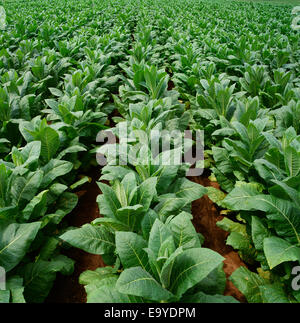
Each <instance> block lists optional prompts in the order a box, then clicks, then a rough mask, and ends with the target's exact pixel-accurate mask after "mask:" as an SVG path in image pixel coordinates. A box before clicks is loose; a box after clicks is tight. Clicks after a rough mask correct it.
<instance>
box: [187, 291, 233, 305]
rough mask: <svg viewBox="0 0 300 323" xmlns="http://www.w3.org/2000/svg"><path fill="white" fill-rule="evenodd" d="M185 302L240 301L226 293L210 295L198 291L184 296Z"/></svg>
mask: <svg viewBox="0 0 300 323" xmlns="http://www.w3.org/2000/svg"><path fill="white" fill-rule="evenodd" d="M182 302H183V303H216V304H217V303H226V304H227V303H239V301H237V300H236V299H235V298H234V297H232V296H224V295H218V294H216V295H208V294H205V293H203V292H198V293H196V294H193V295H188V296H185V297H184V298H183V301H182Z"/></svg>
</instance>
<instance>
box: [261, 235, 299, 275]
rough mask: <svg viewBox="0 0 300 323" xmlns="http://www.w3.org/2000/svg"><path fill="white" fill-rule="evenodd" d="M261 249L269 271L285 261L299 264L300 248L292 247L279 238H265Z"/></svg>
mask: <svg viewBox="0 0 300 323" xmlns="http://www.w3.org/2000/svg"><path fill="white" fill-rule="evenodd" d="M263 247H264V252H265V256H266V258H267V261H268V264H269V266H270V269H273V268H274V267H276V266H278V265H279V264H281V263H283V262H286V261H298V262H299V263H300V247H299V246H296V245H292V244H290V243H288V242H287V241H286V240H283V239H281V238H279V237H269V238H265V239H264V242H263Z"/></svg>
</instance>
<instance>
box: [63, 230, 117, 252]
mask: <svg viewBox="0 0 300 323" xmlns="http://www.w3.org/2000/svg"><path fill="white" fill-rule="evenodd" d="M60 238H61V239H62V240H64V241H66V242H68V243H69V244H70V245H72V246H73V247H76V248H79V249H82V250H84V251H86V252H89V253H91V254H96V255H101V254H105V253H110V252H112V251H113V250H114V249H115V242H114V236H113V234H112V233H111V232H110V231H108V230H107V229H105V227H103V226H100V227H99V226H93V225H91V224H84V225H83V226H82V227H81V228H79V229H74V230H70V231H67V232H65V233H64V234H63V235H61V236H60Z"/></svg>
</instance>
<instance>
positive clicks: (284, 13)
mask: <svg viewBox="0 0 300 323" xmlns="http://www.w3.org/2000/svg"><path fill="white" fill-rule="evenodd" d="M0 4H1V2H0ZM2 5H3V6H4V8H5V10H6V20H7V21H6V27H5V29H4V30H0V266H2V267H4V268H5V270H6V272H7V284H6V290H0V302H25V301H26V302H43V301H44V300H45V299H46V297H47V295H48V293H49V291H50V290H51V287H52V285H53V282H54V280H55V277H56V273H57V272H61V273H62V274H64V275H68V274H71V273H72V271H73V268H74V261H73V260H72V259H70V258H68V257H66V256H64V255H62V254H61V253H60V250H61V248H62V247H64V246H66V245H71V246H73V247H77V248H80V249H82V250H84V251H86V252H89V253H92V254H97V255H102V257H103V259H104V261H105V263H106V264H107V265H108V266H107V267H104V268H98V269H96V270H95V271H86V272H84V273H82V274H81V276H80V283H81V284H83V285H85V289H86V292H87V300H88V302H110V303H113V302H236V300H235V299H234V298H233V297H230V296H223V294H224V289H225V283H226V277H225V274H224V272H223V270H222V266H223V263H222V261H223V260H224V258H223V257H222V256H220V255H219V254H218V253H217V252H215V251H213V250H210V249H207V248H204V247H203V236H202V235H201V234H199V233H197V232H196V230H195V228H194V226H193V224H192V222H191V220H192V214H191V203H192V202H193V201H194V200H196V199H199V198H201V197H202V196H203V195H204V194H208V196H209V197H210V198H211V199H212V200H213V201H214V202H215V203H217V204H218V206H219V207H222V208H223V209H225V211H224V214H225V213H226V214H227V215H228V217H225V218H224V219H223V220H222V221H220V222H219V223H218V225H219V226H220V227H221V228H223V229H225V230H226V231H229V232H230V235H229V236H228V239H227V244H229V245H231V246H232V247H233V248H234V249H235V250H237V251H238V252H239V255H240V257H241V258H242V259H243V261H244V262H245V263H246V264H249V265H250V266H251V268H257V269H256V270H255V271H254V270H253V271H250V270H249V269H246V268H245V267H241V268H239V269H237V270H236V271H235V272H234V273H233V274H232V276H231V277H230V280H231V281H232V282H233V284H234V285H235V286H236V287H237V288H238V289H239V290H240V291H241V292H242V293H243V294H244V295H245V297H246V299H247V301H248V302H266V303H273V302H300V291H295V290H293V289H292V288H291V280H292V278H293V277H292V275H291V272H292V268H293V267H294V266H295V265H299V262H300V126H299V120H300V79H299V75H300V63H299V62H300V48H299V42H300V34H299V32H297V31H295V30H293V29H292V28H291V21H292V16H291V11H292V6H291V5H275V4H272V3H259V2H238V1H226V2H225V1H200V0H191V1H187V0H170V1H163V0H154V1H150V0H149V1H148V0H126V1H125V0H121V1H117V0H110V1H108V0H107V1H100V0H99V1H98V0H95V1H87V0H79V1H73V0H64V1H60V0H51V1H45V0H39V1H21V0H13V1H9V2H7V1H5V3H2ZM116 110H117V111H118V116H116V114H115V115H114V117H112V118H110V116H111V114H112V112H113V111H116ZM123 125H126V129H127V132H128V134H129V137H131V136H134V135H135V134H136V133H137V131H138V130H143V131H144V132H146V133H150V131H151V130H153V129H155V130H159V131H162V130H169V131H172V130H180V131H181V132H182V131H183V130H186V129H191V130H197V129H201V130H204V133H205V167H206V168H207V169H210V170H211V174H212V175H211V179H212V180H215V181H217V182H218V183H219V184H220V186H221V188H222V191H218V190H216V189H207V188H204V187H202V186H201V185H199V184H196V183H194V182H192V181H190V180H189V179H188V178H186V176H185V174H186V169H187V168H188V165H186V164H183V165H178V166H163V165H161V164H160V163H159V162H157V160H154V159H153V158H152V157H151V151H150V145H149V142H148V141H147V140H144V139H143V138H140V137H138V136H137V140H136V141H134V142H132V143H130V145H129V146H128V147H129V148H128V149H129V150H128V152H127V153H128V154H129V155H130V154H131V153H132V152H138V155H137V159H136V160H133V161H132V162H131V163H130V164H129V165H126V166H122V165H119V166H116V165H114V163H113V161H114V159H115V158H119V159H121V157H122V156H120V155H118V156H111V155H110V153H109V150H108V149H106V148H107V146H105V145H104V146H102V147H101V151H102V152H103V153H104V154H105V155H106V158H107V160H108V164H107V165H106V166H105V167H103V168H102V175H101V178H100V179H99V187H100V189H101V192H102V194H101V195H99V197H98V199H97V202H98V204H99V208H100V212H101V215H103V217H101V218H98V219H96V220H95V221H93V222H92V223H89V224H85V225H83V226H82V227H80V228H67V227H66V225H65V222H64V218H65V216H66V215H67V214H69V213H70V212H71V211H72V210H73V209H74V207H75V206H76V205H77V202H78V198H77V195H76V194H74V189H75V188H76V187H78V186H79V185H81V184H83V183H85V182H86V181H87V179H86V178H85V177H84V178H80V176H79V175H81V174H82V173H84V172H85V171H86V170H87V169H88V168H89V166H90V165H93V164H95V161H96V157H95V152H96V150H97V143H96V136H97V133H98V132H99V131H100V130H102V129H108V128H109V129H111V131H112V132H114V133H117V130H118V129H119V128H120V127H122V126H123ZM119 139H121V138H119ZM116 145H118V143H116ZM174 150H175V148H174V147H173V148H172V147H171V150H170V151H167V152H162V153H161V155H159V156H158V157H157V158H158V160H161V159H160V158H162V159H166V158H170V156H171V155H172V153H174ZM169 153H170V154H169ZM224 193H226V194H224ZM225 196H226V197H225Z"/></svg>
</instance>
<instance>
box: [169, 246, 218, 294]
mask: <svg viewBox="0 0 300 323" xmlns="http://www.w3.org/2000/svg"><path fill="white" fill-rule="evenodd" d="M223 260H224V258H223V257H222V256H220V255H219V254H218V253H216V252H214V251H212V250H210V249H206V248H192V249H187V250H184V251H183V252H182V253H181V254H179V255H178V256H177V257H176V259H175V262H174V265H173V270H172V275H171V286H170V288H169V290H170V291H171V292H173V293H174V294H175V295H177V296H178V297H180V296H181V295H182V294H184V293H185V292H186V291H187V290H188V289H189V288H191V287H193V286H194V285H195V284H197V283H199V282H200V281H201V280H202V279H204V278H205V277H207V275H208V274H209V273H210V272H211V271H212V270H214V269H215V268H216V267H217V266H219V265H220V263H221V262H222V261H223Z"/></svg>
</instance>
